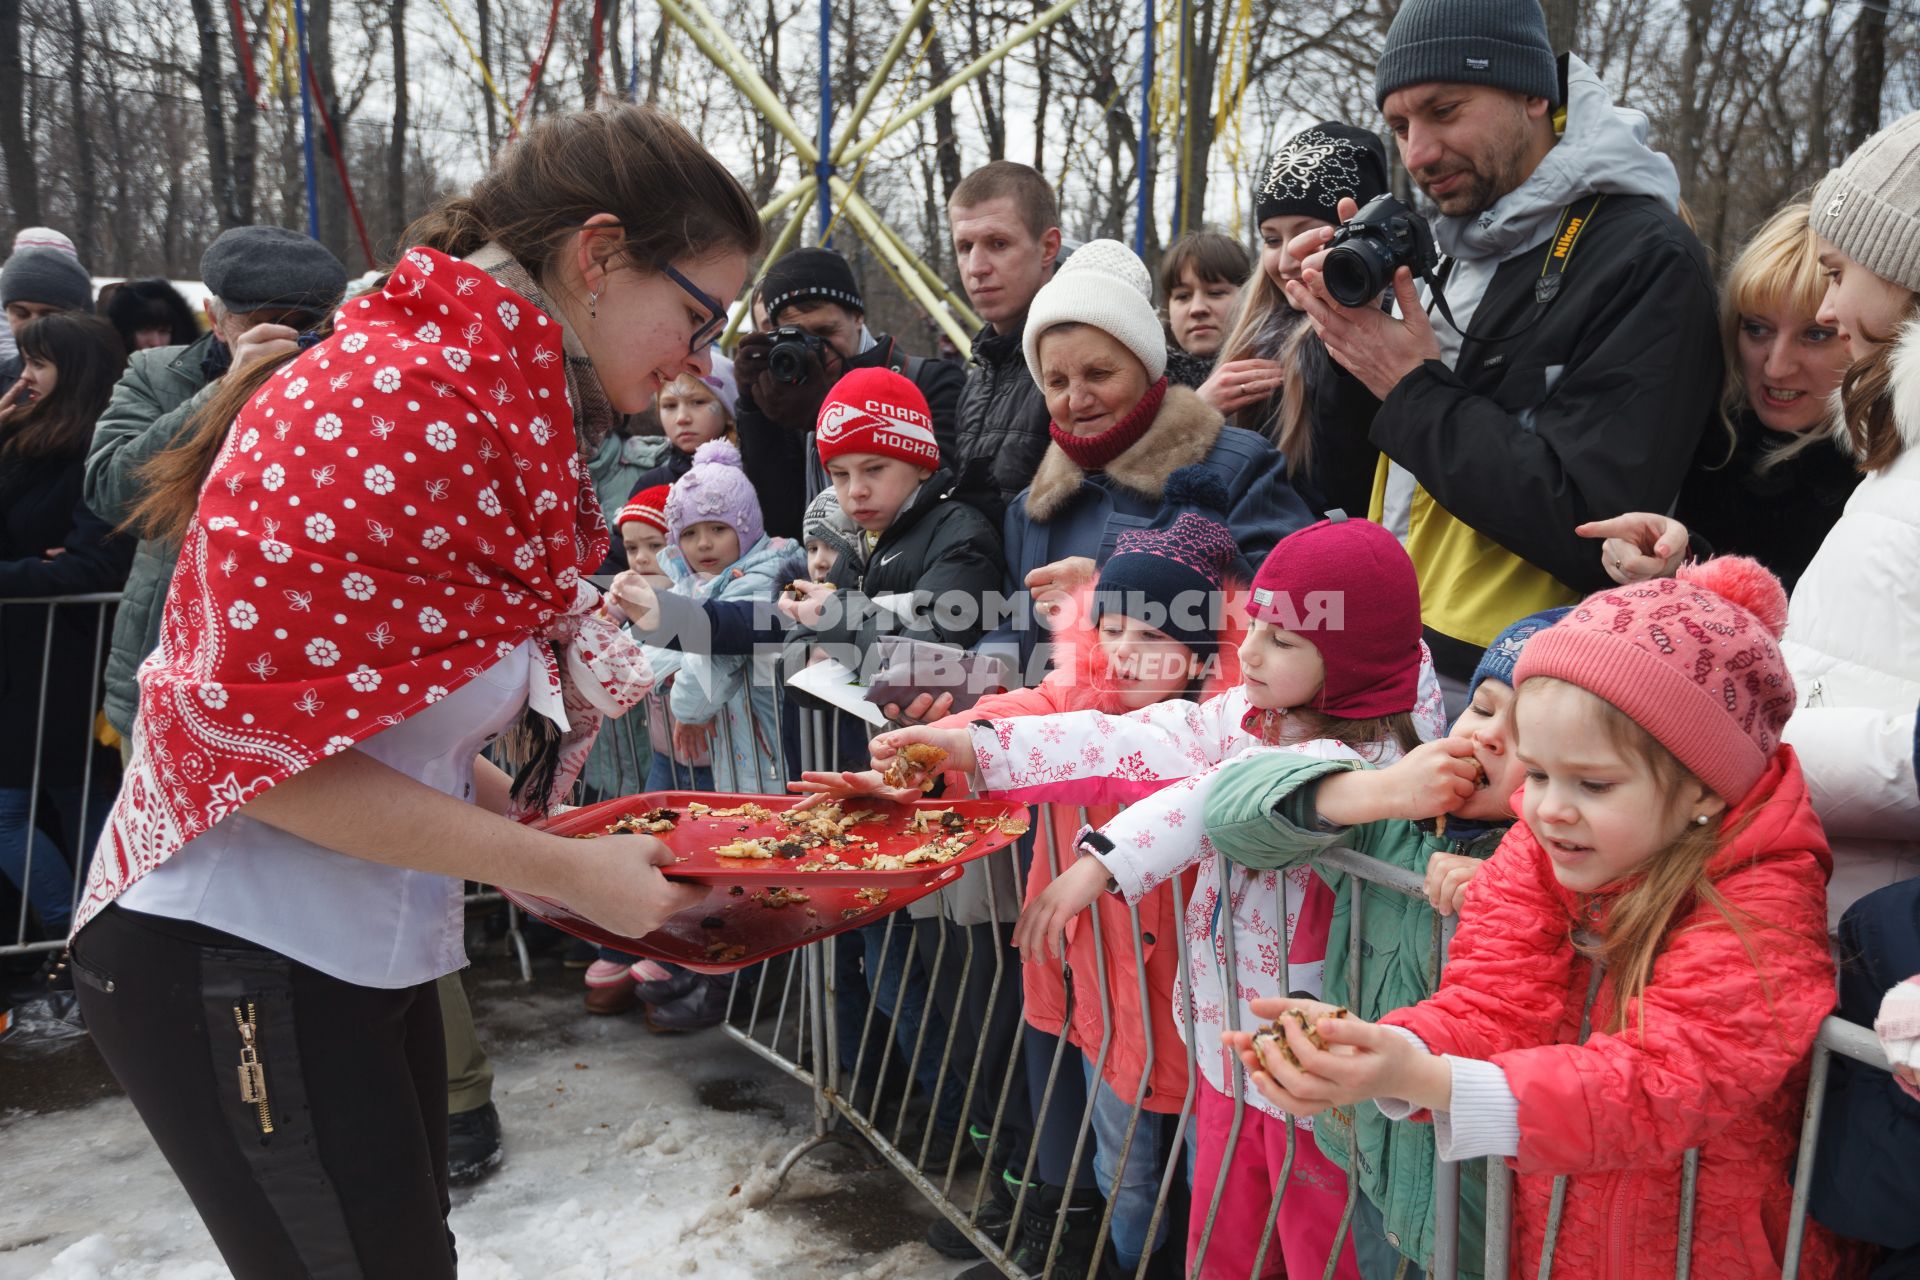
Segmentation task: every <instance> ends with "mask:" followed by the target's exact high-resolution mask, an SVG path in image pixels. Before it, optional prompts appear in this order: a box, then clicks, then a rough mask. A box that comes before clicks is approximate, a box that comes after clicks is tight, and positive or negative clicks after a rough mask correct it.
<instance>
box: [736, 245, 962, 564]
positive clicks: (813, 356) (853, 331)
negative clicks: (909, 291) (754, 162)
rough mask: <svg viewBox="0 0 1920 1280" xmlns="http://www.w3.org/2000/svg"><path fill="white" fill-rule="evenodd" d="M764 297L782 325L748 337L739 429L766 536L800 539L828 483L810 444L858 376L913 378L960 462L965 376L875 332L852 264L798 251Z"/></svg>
mask: <svg viewBox="0 0 1920 1280" xmlns="http://www.w3.org/2000/svg"><path fill="white" fill-rule="evenodd" d="M757 296H758V297H759V298H760V299H761V300H762V301H764V303H765V305H766V308H767V317H768V319H769V321H770V322H771V323H772V324H773V326H774V328H773V330H772V331H771V332H767V333H752V334H749V335H747V336H746V337H745V338H742V339H741V340H740V346H739V348H738V350H737V351H736V352H735V354H734V377H735V379H736V380H737V381H738V383H739V386H740V403H739V407H738V409H737V410H736V412H735V415H734V425H735V427H736V429H737V431H738V433H739V436H740V457H741V461H742V463H743V465H744V466H745V469H746V473H747V479H749V480H750V481H752V482H753V487H754V490H755V492H756V493H758V494H759V496H760V510H761V513H762V515H764V516H765V517H766V526H767V532H768V533H770V534H774V535H776V536H781V537H788V538H794V539H798V538H799V537H800V536H801V527H800V526H801V517H802V515H803V514H804V513H805V511H806V508H807V501H808V500H809V499H810V498H812V497H813V495H814V494H816V493H818V492H819V491H820V490H821V489H822V488H824V487H826V483H827V482H826V475H825V473H824V472H823V471H821V469H820V461H819V455H818V454H817V453H816V452H815V451H814V449H813V447H812V444H811V442H810V440H811V435H812V432H813V424H814V419H815V418H817V417H818V416H819V413H820V405H821V402H822V401H824V400H825V399H826V396H827V392H828V391H829V390H830V389H831V388H832V387H833V385H834V384H835V383H836V382H838V381H840V379H841V378H842V377H843V376H845V375H846V374H847V373H849V372H851V371H853V370H855V369H891V370H893V371H894V372H895V373H898V374H902V375H904V376H905V377H907V378H908V379H910V380H911V381H912V382H913V384H914V385H915V386H917V387H918V388H919V389H920V394H921V395H923V396H925V397H926V398H927V404H928V405H929V406H930V407H931V408H932V410H933V430H934V436H935V438H936V439H938V440H939V442H940V448H941V451H942V453H943V454H946V455H948V456H953V454H954V444H955V435H954V423H955V419H956V412H957V408H958V405H959V401H960V388H961V385H962V384H963V383H964V382H965V380H966V375H965V374H964V373H963V371H962V370H961V368H960V366H959V365H957V364H955V363H953V362H951V361H948V360H934V359H924V358H922V357H919V356H910V355H908V354H907V353H906V352H905V351H903V350H901V348H900V345H899V344H898V343H897V342H895V341H894V340H893V339H892V338H890V337H888V336H886V335H885V334H882V335H880V336H878V337H875V336H874V335H873V334H872V333H871V332H869V331H868V329H867V322H866V303H865V301H864V300H863V299H862V298H861V295H860V286H859V285H858V284H857V283H856V282H855V281H854V278H853V269H852V268H851V267H850V266H848V265H847V260H846V259H845V258H843V257H841V256H840V255H839V254H838V253H835V252H834V251H833V250H832V249H795V250H793V251H792V252H790V253H788V254H787V255H786V256H785V257H783V258H781V259H780V260H779V261H777V262H775V263H774V264H773V265H772V266H770V267H768V268H767V272H766V275H765V276H764V277H762V279H761V281H760V284H759V286H758V290H757ZM796 480H801V481H802V482H801V483H795V481H796Z"/></svg>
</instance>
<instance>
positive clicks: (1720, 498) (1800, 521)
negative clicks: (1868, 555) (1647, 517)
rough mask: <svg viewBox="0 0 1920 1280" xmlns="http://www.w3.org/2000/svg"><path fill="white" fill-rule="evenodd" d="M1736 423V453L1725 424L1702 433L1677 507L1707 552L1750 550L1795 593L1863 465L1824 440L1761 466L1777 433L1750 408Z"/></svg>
mask: <svg viewBox="0 0 1920 1280" xmlns="http://www.w3.org/2000/svg"><path fill="white" fill-rule="evenodd" d="M1734 429H1735V431H1736V432H1737V433H1738V435H1737V441H1736V443H1735V445H1734V450H1733V456H1732V457H1731V458H1727V456H1726V450H1727V436H1726V432H1724V431H1720V430H1717V429H1716V430H1710V431H1708V432H1707V433H1706V434H1705V436H1703V437H1702V438H1701V441H1700V455H1701V456H1700V458H1699V459H1697V460H1696V461H1695V463H1694V468H1693V471H1692V473H1691V474H1690V475H1688V476H1687V481H1686V484H1685V485H1684V486H1683V487H1682V488H1681V490H1680V505H1679V506H1678V507H1677V508H1675V510H1674V515H1675V516H1677V517H1678V518H1679V520H1680V522H1681V523H1682V524H1684V525H1686V526H1687V531H1688V532H1689V533H1690V534H1692V535H1693V537H1694V538H1695V540H1696V541H1697V543H1698V544H1699V545H1698V547H1697V548H1696V549H1697V552H1698V553H1699V554H1700V555H1701V557H1702V558H1705V557H1706V556H1710V555H1722V556H1724V555H1733V556H1752V557H1753V558H1754V559H1755V560H1758V561H1759V562H1760V563H1761V564H1764V565H1765V566H1767V568H1769V569H1771V570H1773V572H1774V573H1775V574H1776V575H1778V577H1779V579H1780V582H1781V585H1783V586H1785V587H1786V589H1787V591H1788V592H1789V593H1791V592H1792V590H1793V584H1794V583H1796V582H1798V581H1800V575H1801V574H1803V573H1805V572H1806V571H1807V565H1809V564H1810V563H1812V561H1813V553H1814V552H1816V551H1818V550H1819V549H1820V544H1821V543H1822V542H1823V541H1825V540H1826V536H1827V530H1829V529H1831V528H1833V526H1834V523H1835V522H1836V521H1838V520H1839V519H1840V512H1841V511H1842V510H1843V509H1845V507H1846V505H1847V499H1848V498H1849V497H1851V496H1852V494H1853V490H1854V486H1855V485H1857V484H1859V483H1860V479H1861V473H1860V466H1859V464H1858V463H1856V462H1855V461H1854V460H1853V458H1852V457H1851V456H1850V455H1849V454H1848V453H1847V451H1846V449H1845V447H1844V446H1842V445H1841V444H1839V443H1838V442H1837V441H1834V440H1822V441H1820V442H1819V443H1817V444H1812V445H1808V446H1807V448H1806V449H1805V450H1804V451H1803V452H1801V453H1797V454H1795V455H1794V456H1793V457H1791V458H1788V459H1787V460H1786V461H1784V462H1781V463H1779V464H1778V465H1776V466H1773V467H1770V468H1768V469H1767V470H1765V471H1762V470H1760V467H1759V464H1760V462H1761V460H1762V459H1763V457H1764V456H1765V453H1766V449H1767V447H1768V446H1769V445H1770V444H1772V443H1774V442H1775V440H1776V438H1777V437H1776V436H1775V433H1774V432H1772V431H1769V430H1767V429H1766V428H1765V427H1764V426H1762V425H1761V424H1760V420H1759V419H1758V418H1756V417H1754V416H1753V414H1752V412H1751V411H1748V412H1745V413H1742V414H1741V415H1740V419H1739V421H1738V422H1737V423H1736V424H1735V427H1734ZM1813 429H1814V430H1816V431H1819V430H1821V429H1822V428H1819V427H1815V428H1813ZM1782 443H1784V442H1782ZM1722 459H1725V462H1724V463H1723V462H1722Z"/></svg>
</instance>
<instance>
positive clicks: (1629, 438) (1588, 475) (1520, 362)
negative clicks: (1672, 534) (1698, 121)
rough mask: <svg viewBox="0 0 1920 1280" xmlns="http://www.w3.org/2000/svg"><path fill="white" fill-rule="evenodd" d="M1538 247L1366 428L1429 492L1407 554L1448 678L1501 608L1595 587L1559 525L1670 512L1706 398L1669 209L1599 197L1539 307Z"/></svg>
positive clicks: (1707, 373) (1711, 344)
mask: <svg viewBox="0 0 1920 1280" xmlns="http://www.w3.org/2000/svg"><path fill="white" fill-rule="evenodd" d="M1552 243H1553V237H1552V236H1551V235H1549V236H1548V238H1547V240H1546V241H1544V242H1542V243H1541V244H1539V245H1538V246H1536V247H1535V248H1533V249H1529V250H1526V251H1523V252H1519V253H1516V254H1514V255H1512V256H1511V257H1508V258H1507V259H1505V260H1504V261H1503V262H1502V263H1501V264H1500V266H1499V268H1498V269H1497V270H1496V271H1495V273H1494V275H1493V278H1492V280H1491V282H1490V283H1489V285H1488V287H1487V291H1486V293H1485V295H1484V296H1483V297H1482V299H1481V301H1480V304H1479V306H1478V307H1477V308H1476V309H1475V310H1474V312H1473V317H1472V320H1471V321H1470V322H1469V324H1468V326H1467V329H1468V333H1467V335H1466V337H1465V339H1464V341H1463V342H1462V344H1461V348H1460V355H1459V358H1458V360H1457V361H1456V362H1455V366H1454V367H1453V368H1451V369H1450V368H1448V367H1447V366H1446V365H1445V364H1443V363H1441V362H1440V361H1438V360H1429V361H1428V362H1427V363H1426V364H1424V365H1422V366H1421V367H1420V368H1418V369H1416V370H1414V371H1413V372H1412V373H1409V374H1408V375H1407V376H1406V377H1404V378H1402V379H1401V380H1400V382H1399V384H1398V385H1397V386H1395V387H1394V389H1393V390H1392V391H1391V392H1390V393H1389V394H1388V396H1387V398H1386V399H1385V400H1384V401H1383V402H1382V403H1381V405H1380V408H1379V411H1378V412H1377V413H1376V414H1375V415H1374V417H1373V420H1372V424H1371V427H1370V430H1369V433H1368V438H1369V439H1370V440H1371V442H1372V443H1373V445H1374V446H1375V447H1377V448H1378V449H1379V450H1380V451H1381V452H1383V453H1385V454H1386V455H1387V456H1388V457H1390V458H1392V459H1393V460H1394V461H1395V462H1397V463H1399V464H1400V465H1401V466H1403V467H1405V468H1406V469H1407V470H1408V471H1410V472H1412V473H1413V475H1414V477H1415V478H1416V479H1417V480H1418V481H1419V483H1420V487H1421V489H1422V490H1424V492H1425V495H1426V496H1427V497H1428V498H1430V499H1431V504H1430V505H1429V504H1425V503H1423V502H1422V500H1421V498H1420V497H1418V496H1416V499H1415V504H1414V511H1413V520H1414V527H1413V529H1412V530H1411V533H1410V535H1409V537H1408V539H1407V550H1408V552H1409V554H1411V555H1412V557H1413V561H1414V565H1415V567H1416V568H1417V569H1418V570H1419V573H1420V583H1421V594H1422V597H1423V599H1422V606H1423V616H1424V618H1425V620H1426V623H1427V629H1428V642H1429V644H1430V645H1431V646H1432V648H1433V654H1434V661H1435V663H1436V665H1438V666H1439V668H1440V670H1441V671H1442V672H1443V673H1447V674H1450V675H1453V676H1455V677H1457V678H1460V679H1465V678H1467V677H1468V676H1469V675H1470V674H1471V673H1472V670H1473V667H1474V663H1475V662H1476V661H1477V660H1478V658H1479V654H1480V650H1481V648H1482V647H1483V646H1484V645H1485V644H1487V643H1488V642H1489V641H1491V640H1492V638H1493V637H1494V635H1496V634H1497V633H1498V632H1499V631H1500V630H1501V628H1503V627H1505V626H1506V625H1507V624H1508V623H1509V622H1512V621H1513V620H1514V619H1515V618H1517V617H1520V616H1522V615H1524V614H1527V613H1530V612H1533V611H1535V610H1537V609H1542V608H1547V607H1549V606H1551V605H1556V604H1567V603H1571V602H1572V601H1574V600H1575V599H1578V598H1579V597H1580V596H1581V595H1583V594H1585V593H1587V592H1590V591H1595V590H1598V589H1600V588H1602V587H1604V586H1606V585H1608V583H1609V579H1608V578H1607V576H1606V574H1605V572H1604V570H1603V569H1602V567H1601V564H1600V555H1599V547H1598V544H1596V543H1595V542H1593V541H1592V540H1590V539H1587V538H1582V537H1580V536H1579V535H1577V534H1576V533H1574V531H1573V530H1574V526H1575V525H1578V524H1582V523H1584V522H1586V521H1589V520H1599V519H1604V518H1606V517H1609V516H1616V515H1620V514H1621V513H1623V512H1628V511H1666V510H1668V509H1670V508H1671V507H1672V505H1673V502H1674V499H1675V497H1676V496H1677V495H1678V494H1679V491H1680V484H1681V481H1682V480H1683V479H1684V478H1685V476H1686V473H1687V470H1688V468H1689V467H1690V466H1691V465H1692V463H1693V458H1694V452H1695V450H1696V448H1697V447H1698V445H1699V442H1700V436H1701V432H1702V431H1703V430H1704V429H1705V428H1706V426H1707V424H1708V423H1709V422H1710V421H1711V420H1712V418H1713V415H1714V413H1715V404H1716V402H1717V400H1718V398H1719V393H1720V374H1721V355H1720V335H1719V326H1718V320H1717V317H1716V309H1715V302H1714V288H1713V277H1712V274H1711V272H1710V271H1709V269H1708V265H1707V255H1706V250H1705V249H1703V248H1702V247H1701V245H1700V242H1699V240H1698V239H1696V238H1695V237H1694V235H1693V233H1692V232H1691V231H1689V230H1688V229H1687V227H1686V225H1685V224H1684V223H1683V222H1681V221H1680V219H1679V217H1678V216H1677V215H1675V214H1674V213H1673V212H1671V211H1670V210H1668V209H1667V208H1666V207H1665V206H1664V205H1662V204H1661V203H1660V202H1659V201H1658V200H1657V199H1654V198H1653V197H1651V196H1636V195H1615V196H1609V197H1607V198H1606V199H1605V200H1604V201H1602V202H1601V203H1600V205H1599V207H1598V208H1597V210H1595V212H1594V213H1593V216H1592V217H1591V219H1589V220H1588V222H1587V224H1586V227H1585V229H1584V231H1582V232H1581V234H1580V238H1579V240H1578V242H1577V244H1576V246H1575V250H1574V252H1573V254H1572V256H1571V257H1570V258H1569V259H1568V262H1567V267H1566V270H1565V273H1564V275H1562V276H1561V277H1560V281H1561V283H1560V287H1559V292H1558V295H1557V296H1556V297H1555V298H1554V299H1553V301H1552V302H1551V303H1549V304H1545V305H1544V306H1543V305H1542V304H1541V303H1539V302H1537V301H1536V300H1535V285H1536V283H1537V282H1538V281H1539V280H1540V279H1541V264H1542V262H1543V260H1544V259H1545V256H1546V253H1547V251H1548V249H1549V248H1550V247H1551V246H1552ZM1434 323H1435V324H1436V325H1439V324H1444V323H1445V322H1444V320H1439V319H1436V320H1435V321H1434ZM1432 506H1437V507H1438V508H1439V510H1437V511H1435V510H1432V509H1431V508H1432Z"/></svg>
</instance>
